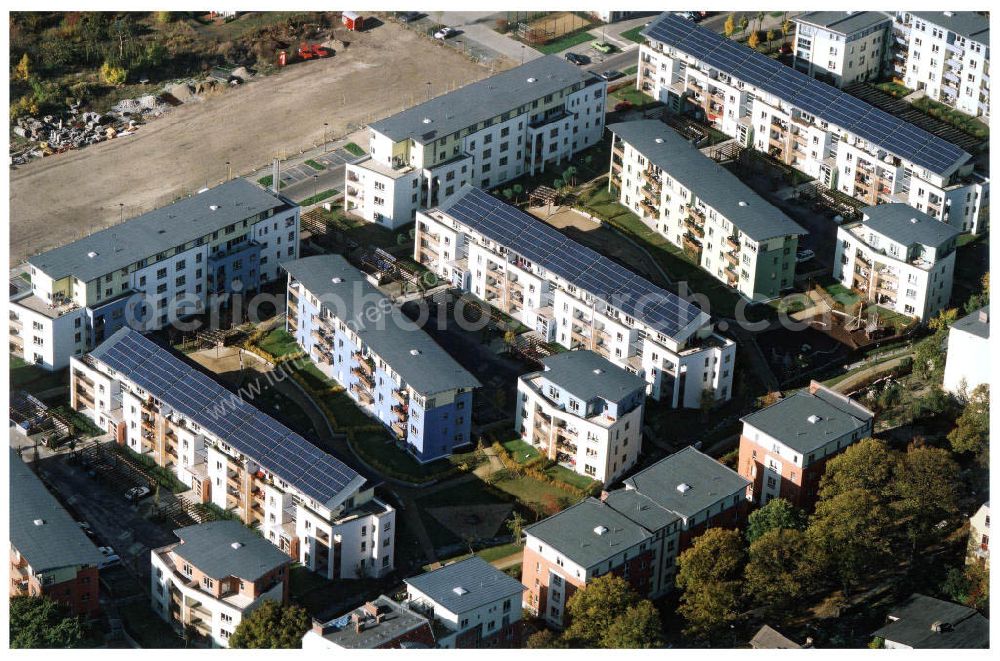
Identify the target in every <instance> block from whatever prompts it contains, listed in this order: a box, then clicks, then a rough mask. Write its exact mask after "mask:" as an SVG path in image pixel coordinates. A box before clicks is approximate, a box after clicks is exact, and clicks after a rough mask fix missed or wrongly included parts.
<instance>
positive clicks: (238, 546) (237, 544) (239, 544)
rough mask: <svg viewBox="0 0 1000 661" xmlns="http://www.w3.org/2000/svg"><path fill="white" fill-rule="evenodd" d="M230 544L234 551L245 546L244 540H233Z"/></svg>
mask: <svg viewBox="0 0 1000 661" xmlns="http://www.w3.org/2000/svg"><path fill="white" fill-rule="evenodd" d="M230 546H231V547H233V550H234V551H239V550H240V549H241V548H243V543H242V542H233V543H232V544H230Z"/></svg>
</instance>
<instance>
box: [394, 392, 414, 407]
mask: <svg viewBox="0 0 1000 661" xmlns="http://www.w3.org/2000/svg"><path fill="white" fill-rule="evenodd" d="M392 398H393V399H395V400H396V401H397V402H399V403H400V404H402V405H404V406H405V405H406V404H408V403H409V401H410V396H409V394H408V393H407V391H405V390H393V391H392Z"/></svg>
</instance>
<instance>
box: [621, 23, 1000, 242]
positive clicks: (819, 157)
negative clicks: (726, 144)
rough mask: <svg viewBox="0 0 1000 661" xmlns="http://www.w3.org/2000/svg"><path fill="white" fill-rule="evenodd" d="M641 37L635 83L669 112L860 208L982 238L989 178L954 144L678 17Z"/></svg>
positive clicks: (647, 30) (648, 29) (648, 28)
mask: <svg viewBox="0 0 1000 661" xmlns="http://www.w3.org/2000/svg"><path fill="white" fill-rule="evenodd" d="M643 34H644V36H645V37H646V40H647V43H646V44H645V45H643V46H641V47H640V49H639V76H638V79H637V82H636V85H637V87H638V88H639V89H641V90H643V91H645V92H647V93H649V94H651V95H652V96H653V97H654V98H655V99H657V100H659V101H662V102H664V103H665V104H666V105H667V107H668V109H670V110H671V111H673V112H684V113H695V114H704V116H705V117H706V118H707V120H708V121H709V122H710V123H712V124H713V125H714V126H715V127H716V128H718V129H719V130H721V131H722V132H723V133H726V134H727V135H730V136H732V137H734V138H736V139H737V141H738V142H739V143H740V144H741V145H743V146H744V147H748V148H752V149H756V150H758V151H761V152H764V153H766V154H768V155H769V156H771V157H772V158H775V159H776V160H778V161H780V162H782V163H785V164H787V165H791V166H793V167H794V168H796V169H798V170H800V171H802V172H804V173H806V174H807V175H809V176H811V177H814V178H816V179H817V180H818V181H819V183H821V184H822V185H823V186H825V187H827V188H830V189H833V190H837V191H840V192H842V193H845V194H847V195H850V196H851V197H854V198H856V199H858V200H861V201H863V202H867V203H869V204H873V205H874V204H883V203H890V202H903V203H905V204H908V205H910V206H912V207H914V208H915V209H917V210H919V211H923V212H926V213H927V214H929V215H930V216H933V217H934V218H936V219H937V220H943V221H946V222H947V223H949V224H951V225H954V226H955V227H958V228H959V229H960V230H962V231H964V232H973V233H977V232H979V231H980V229H981V225H982V224H983V221H984V219H985V209H986V208H987V207H988V206H989V203H988V196H989V180H988V179H987V178H986V177H985V176H983V175H981V174H979V173H977V172H974V169H973V168H974V164H973V161H972V156H971V155H970V154H967V153H966V152H964V151H962V150H961V149H960V148H958V147H956V146H955V145H953V144H951V143H950V142H947V141H946V140H944V139H942V138H939V137H937V136H935V135H932V134H931V133H928V132H926V131H924V130H922V129H919V128H917V127H916V126H914V125H912V124H909V123H907V122H905V121H903V120H901V119H898V118H896V117H894V116H892V115H890V114H888V113H886V112H883V111H881V110H879V109H878V108H875V107H874V106H871V105H870V104H868V103H865V102H864V101H861V100H859V99H857V98H855V97H852V96H851V95H849V94H847V93H845V92H842V91H840V90H838V89H837V88H835V87H832V86H830V85H827V84H825V83H822V82H820V81H818V80H816V79H814V78H811V77H809V76H808V75H806V74H804V73H802V72H801V71H797V70H795V69H794V68H792V67H786V66H783V65H781V64H779V63H778V62H776V61H775V60H772V59H771V58H769V57H767V56H766V55H764V54H762V53H758V52H756V51H753V50H751V49H749V48H746V47H745V46H742V45H740V44H738V43H736V42H734V41H731V40H729V39H726V38H725V37H723V36H722V35H719V34H716V33H714V32H712V31H711V30H707V29H705V28H702V27H699V26H697V25H695V24H694V23H691V22H690V21H685V20H684V19H682V18H680V17H677V16H673V15H672V14H669V13H668V14H662V15H661V16H660V17H659V18H658V19H656V20H655V21H653V22H652V23H651V24H650V25H649V27H647V28H646V30H645V31H644V32H643Z"/></svg>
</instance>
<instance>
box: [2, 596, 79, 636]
mask: <svg viewBox="0 0 1000 661" xmlns="http://www.w3.org/2000/svg"><path fill="white" fill-rule="evenodd" d="M89 635H90V631H89V629H88V628H87V625H86V624H85V623H84V622H83V620H82V619H81V618H79V617H72V616H70V612H69V608H67V607H66V606H65V605H63V604H60V603H59V602H57V601H54V600H52V599H50V598H48V597H29V596H23V595H19V596H16V597H11V599H10V646H11V647H12V648H18V649H28V648H30V649H37V648H45V649H78V648H82V647H90V646H91V644H90V642H89Z"/></svg>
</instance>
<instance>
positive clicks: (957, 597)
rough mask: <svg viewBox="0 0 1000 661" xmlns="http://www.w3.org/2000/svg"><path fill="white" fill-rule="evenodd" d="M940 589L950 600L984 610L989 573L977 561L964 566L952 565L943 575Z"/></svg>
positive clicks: (988, 585)
mask: <svg viewBox="0 0 1000 661" xmlns="http://www.w3.org/2000/svg"><path fill="white" fill-rule="evenodd" d="M941 591H942V592H943V593H944V594H945V596H946V597H948V598H949V599H950V600H952V601H955V602H957V603H960V604H965V605H966V606H968V607H969V608H975V609H976V610H980V611H986V610H987V609H988V607H989V598H990V573H989V571H988V570H987V569H986V567H985V566H983V565H981V564H979V563H978V562H974V563H972V564H970V565H966V566H965V567H952V568H951V569H949V570H948V573H947V574H946V575H945V580H944V583H943V584H942V585H941Z"/></svg>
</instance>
